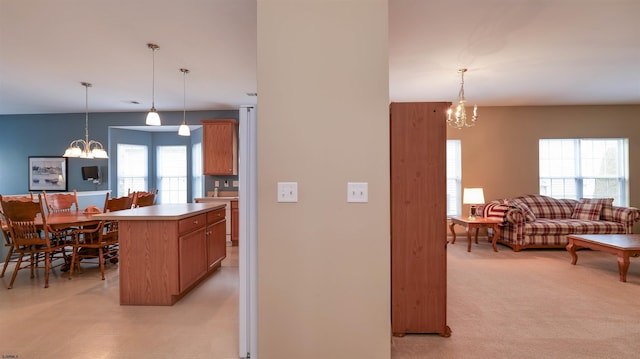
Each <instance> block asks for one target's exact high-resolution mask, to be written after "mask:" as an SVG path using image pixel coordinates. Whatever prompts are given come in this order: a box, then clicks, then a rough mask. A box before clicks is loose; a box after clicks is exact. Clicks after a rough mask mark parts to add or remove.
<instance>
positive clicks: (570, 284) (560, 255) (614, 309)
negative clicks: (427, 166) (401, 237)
mask: <svg viewBox="0 0 640 359" xmlns="http://www.w3.org/2000/svg"><path fill="white" fill-rule="evenodd" d="M461 239H462V240H461ZM466 247H467V246H466V238H464V237H462V238H460V237H459V238H458V240H457V241H456V244H454V245H449V246H448V249H447V250H448V258H447V260H448V263H447V271H448V293H447V296H448V298H447V302H448V308H447V323H448V325H449V326H450V327H451V330H452V332H453V333H452V335H451V337H449V338H442V337H439V336H438V335H433V334H425V335H407V336H405V337H403V338H393V339H392V358H394V359H405V358H638V357H640V259H636V258H632V259H631V265H630V268H629V272H628V274H627V282H626V283H623V282H620V281H619V277H618V265H617V260H616V257H615V256H614V255H611V254H607V253H602V252H596V251H590V250H581V251H578V264H577V265H576V266H573V265H571V258H570V255H569V254H568V253H567V252H566V251H564V250H523V251H520V252H518V253H516V252H513V251H512V250H511V249H510V248H508V247H505V246H501V245H498V250H499V252H498V253H495V252H493V251H492V249H491V245H490V244H489V243H487V242H486V239H483V238H481V239H480V243H479V244H474V245H473V247H472V249H471V252H470V253H469V252H467V251H466Z"/></svg>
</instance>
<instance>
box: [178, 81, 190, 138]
mask: <svg viewBox="0 0 640 359" xmlns="http://www.w3.org/2000/svg"><path fill="white" fill-rule="evenodd" d="M180 72H182V87H183V92H182V93H183V98H182V103H183V104H184V107H183V111H182V124H181V125H180V128H179V129H178V135H180V136H191V130H189V126H188V125H187V74H188V73H189V69H180Z"/></svg>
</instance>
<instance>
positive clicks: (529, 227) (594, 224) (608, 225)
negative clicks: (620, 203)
mask: <svg viewBox="0 0 640 359" xmlns="http://www.w3.org/2000/svg"><path fill="white" fill-rule="evenodd" d="M614 233H625V228H624V224H622V223H617V222H607V221H585V220H580V219H546V218H538V219H537V220H536V221H535V222H531V223H527V224H526V225H525V226H524V228H523V234H524V235H525V236H540V235H568V234H614Z"/></svg>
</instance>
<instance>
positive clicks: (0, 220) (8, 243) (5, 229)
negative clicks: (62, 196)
mask: <svg viewBox="0 0 640 359" xmlns="http://www.w3.org/2000/svg"><path fill="white" fill-rule="evenodd" d="M4 199H5V200H6V201H25V202H33V192H31V193H29V195H27V196H5V197H4ZM0 227H1V228H2V235H3V236H4V246H5V247H7V256H6V257H5V259H4V264H3V265H2V273H0V278H3V277H4V273H5V272H6V271H7V267H8V266H9V263H10V262H17V261H18V259H17V258H13V253H14V244H13V241H12V240H11V235H10V233H9V226H8V225H7V223H6V221H5V219H4V214H3V213H2V206H0Z"/></svg>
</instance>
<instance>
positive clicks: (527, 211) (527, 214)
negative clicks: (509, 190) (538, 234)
mask: <svg viewBox="0 0 640 359" xmlns="http://www.w3.org/2000/svg"><path fill="white" fill-rule="evenodd" d="M511 204H513V205H515V206H516V207H518V208H520V210H521V211H522V213H524V220H525V221H526V222H533V221H535V220H536V215H535V214H534V213H533V211H532V210H531V208H529V206H527V204H526V203H524V202H523V201H522V200H519V199H517V198H514V199H513V200H512V201H511Z"/></svg>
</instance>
